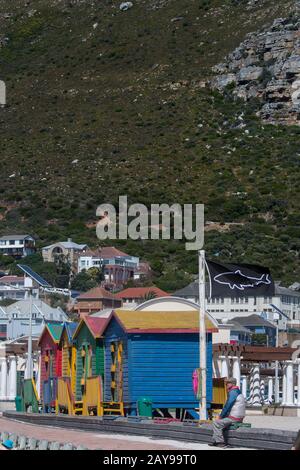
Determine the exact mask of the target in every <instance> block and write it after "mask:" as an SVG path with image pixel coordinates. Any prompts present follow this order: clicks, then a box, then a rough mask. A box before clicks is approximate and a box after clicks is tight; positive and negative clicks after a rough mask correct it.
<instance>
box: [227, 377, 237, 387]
mask: <svg viewBox="0 0 300 470" xmlns="http://www.w3.org/2000/svg"><path fill="white" fill-rule="evenodd" d="M225 383H227V384H232V385H236V383H237V382H236V379H235V378H234V377H228V379H225Z"/></svg>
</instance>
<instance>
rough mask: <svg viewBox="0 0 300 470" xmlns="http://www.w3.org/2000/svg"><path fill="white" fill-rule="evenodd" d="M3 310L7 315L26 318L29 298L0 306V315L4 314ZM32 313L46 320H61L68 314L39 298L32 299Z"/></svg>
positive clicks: (28, 309) (28, 310)
mask: <svg viewBox="0 0 300 470" xmlns="http://www.w3.org/2000/svg"><path fill="white" fill-rule="evenodd" d="M3 311H5V313H6V315H7V316H10V315H13V314H15V315H16V318H18V319H20V318H28V317H29V312H30V300H27V299H25V300H19V301H18V302H14V303H13V304H11V305H9V306H8V307H2V309H1V310H0V317H3V316H4V314H3ZM32 313H33V314H34V315H35V316H36V317H37V318H44V319H45V320H46V321H47V320H52V321H60V322H63V321H66V320H68V316H67V315H66V313H65V312H64V311H63V310H62V309H61V308H59V307H57V308H53V307H50V305H48V304H46V302H43V301H42V300H41V299H33V303H32Z"/></svg>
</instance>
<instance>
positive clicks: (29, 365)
mask: <svg viewBox="0 0 300 470" xmlns="http://www.w3.org/2000/svg"><path fill="white" fill-rule="evenodd" d="M32 303H33V299H32V290H31V289H29V333H28V355H27V367H26V379H32Z"/></svg>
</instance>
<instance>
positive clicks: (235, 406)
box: [220, 387, 246, 421]
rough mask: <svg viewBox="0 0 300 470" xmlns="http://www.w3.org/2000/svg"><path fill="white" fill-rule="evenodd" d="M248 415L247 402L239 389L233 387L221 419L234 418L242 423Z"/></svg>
mask: <svg viewBox="0 0 300 470" xmlns="http://www.w3.org/2000/svg"><path fill="white" fill-rule="evenodd" d="M245 414H246V401H245V398H244V396H243V395H242V392H241V391H240V389H239V388H238V387H232V389H231V390H230V392H229V393H228V396H227V400H226V403H225V405H224V408H223V409H222V413H221V414H220V418H221V419H223V418H228V417H229V418H233V419H236V420H238V421H242V420H243V418H244V417H245Z"/></svg>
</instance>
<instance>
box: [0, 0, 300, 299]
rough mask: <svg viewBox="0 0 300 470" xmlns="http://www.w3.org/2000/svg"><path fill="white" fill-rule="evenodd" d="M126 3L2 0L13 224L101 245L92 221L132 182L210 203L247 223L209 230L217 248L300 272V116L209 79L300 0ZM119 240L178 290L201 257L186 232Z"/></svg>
mask: <svg viewBox="0 0 300 470" xmlns="http://www.w3.org/2000/svg"><path fill="white" fill-rule="evenodd" d="M119 3H120V2H116V1H108V0H104V1H102V2H101V7H100V5H99V3H98V2H84V1H81V2H69V1H61V2H58V1H54V0H53V1H50V0H47V1H46V0H36V1H35V2H34V5H33V4H31V5H29V6H25V4H24V2H23V1H21V0H14V2H10V1H8V0H0V26H1V36H0V38H1V37H6V38H8V40H7V44H6V46H5V47H2V48H0V64H1V79H3V80H5V82H6V84H7V95H8V105H7V106H6V107H5V108H3V109H0V125H1V162H2V163H3V164H2V165H1V185H0V232H1V233H9V232H10V231H13V232H18V231H19V232H30V233H32V234H33V235H35V236H37V237H38V246H39V247H41V246H43V245H45V244H48V243H51V242H54V241H57V240H62V239H66V238H67V237H69V236H71V237H72V238H73V239H74V240H76V241H78V242H82V243H88V244H89V245H90V246H96V245H97V244H98V241H97V239H96V234H95V229H94V228H89V227H88V226H87V224H89V223H90V222H93V221H95V220H96V217H95V211H96V207H97V206H98V205H99V204H101V203H103V202H108V203H112V204H117V203H118V196H119V195H124V194H127V195H128V199H129V203H132V202H140V203H145V204H146V205H148V206H149V205H150V204H151V203H163V202H165V203H169V204H172V203H174V202H178V203H181V204H183V203H205V204H206V219H207V220H214V221H218V222H243V223H244V224H245V225H243V226H239V227H236V228H232V229H231V230H230V232H224V233H222V232H217V231H213V232H207V234H206V242H205V249H206V250H207V252H208V255H209V256H210V257H214V258H215V259H222V260H224V261H226V260H227V261H228V260H235V261H244V262H258V263H261V264H266V265H268V266H270V267H271V269H272V271H273V273H274V276H275V277H276V278H282V279H283V280H285V281H286V282H287V283H289V282H291V281H294V280H296V279H297V278H298V279H299V275H300V267H299V249H300V246H299V245H300V242H299V233H300V216H299V205H300V197H299V191H298V181H299V176H300V174H299V173H300V168H299V153H298V152H299V145H298V144H299V133H300V129H299V128H294V127H290V128H283V127H281V126H268V125H263V124H262V123H261V122H260V121H259V120H258V119H257V117H256V110H257V104H256V103H255V102H253V103H250V104H249V105H247V106H246V105H245V104H244V103H242V102H238V101H236V102H233V101H232V99H231V97H230V93H229V92H228V93H227V94H225V95H224V96H221V95H219V94H218V93H215V92H211V91H210V90H209V88H207V87H206V88H203V81H205V80H207V79H208V78H209V76H210V75H211V67H212V66H213V65H215V64H217V63H219V62H220V61H222V59H223V58H224V56H225V55H226V54H227V53H229V52H230V51H232V50H233V49H234V48H235V47H236V46H237V45H238V44H239V43H240V42H241V41H242V40H243V39H244V37H245V35H246V34H247V33H248V32H250V31H254V30H258V29H259V28H261V27H264V26H266V25H268V24H270V23H271V22H272V20H273V19H274V18H276V17H281V16H285V15H288V13H289V11H290V8H291V5H292V3H293V2H292V1H281V2H276V3H275V4H274V2H273V0H270V1H269V0H262V1H261V2H258V4H256V5H255V7H253V8H249V7H248V6H247V5H248V2H245V1H233V0H226V1H222V0H210V1H209V0H205V1H203V0H202V1H199V0H170V1H166V2H165V4H164V3H163V2H156V1H155V0H152V1H150V2H149V1H142V0H140V1H136V2H134V3H135V4H134V7H133V8H132V9H130V10H128V11H127V12H120V11H119ZM155 4H159V5H161V6H160V8H158V9H153V8H152V6H153V5H155ZM33 9H34V10H36V12H35V13H34V14H32V12H31V10H33ZM7 12H10V13H12V17H10V18H7V19H3V18H2V14H4V13H7ZM30 12H31V13H30ZM178 18H181V19H178ZM237 19H238V20H237ZM241 116H243V117H242V119H243V122H244V123H245V124H246V127H243V128H240V127H239V124H240V123H241ZM115 245H118V246H120V247H121V248H122V249H123V250H127V251H128V252H129V253H131V254H137V255H140V256H142V257H143V258H144V259H147V260H149V261H150V263H151V264H152V265H153V267H154V269H155V272H156V279H155V281H156V283H157V284H158V285H159V286H160V287H162V288H164V289H167V290H168V289H171V288H172V289H173V288H174V289H176V288H179V287H181V286H182V285H184V284H185V283H186V282H187V281H188V280H190V279H191V278H192V275H193V274H195V273H196V271H197V261H196V255H195V254H194V253H191V252H186V251H185V249H184V244H183V243H181V242H175V241H174V242H171V243H169V242H165V241H144V242H133V241H130V240H129V241H124V242H118V243H115Z"/></svg>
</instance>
